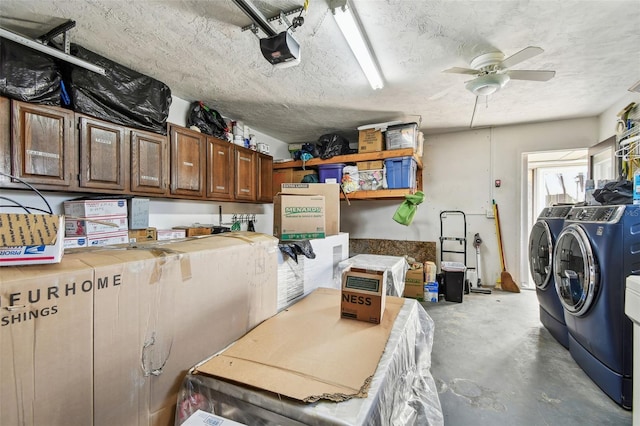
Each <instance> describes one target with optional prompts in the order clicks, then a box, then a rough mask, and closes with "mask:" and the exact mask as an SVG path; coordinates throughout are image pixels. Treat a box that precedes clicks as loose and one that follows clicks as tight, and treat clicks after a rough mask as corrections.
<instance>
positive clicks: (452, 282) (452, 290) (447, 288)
mask: <svg viewBox="0 0 640 426" xmlns="http://www.w3.org/2000/svg"><path fill="white" fill-rule="evenodd" d="M440 269H441V270H442V272H443V274H444V300H446V301H447V302H457V303H462V296H463V294H464V275H465V272H466V270H467V267H466V266H465V265H464V263H460V262H441V263H440Z"/></svg>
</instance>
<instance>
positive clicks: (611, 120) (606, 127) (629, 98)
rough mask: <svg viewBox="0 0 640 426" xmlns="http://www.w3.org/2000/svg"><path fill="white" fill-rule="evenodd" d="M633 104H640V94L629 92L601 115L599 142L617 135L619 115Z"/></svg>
mask: <svg viewBox="0 0 640 426" xmlns="http://www.w3.org/2000/svg"><path fill="white" fill-rule="evenodd" d="M631 102H635V103H637V104H640V93H632V92H627V94H626V95H625V96H623V97H622V98H620V99H619V100H618V101H617V102H615V103H614V104H613V105H611V107H609V108H608V109H607V110H606V111H604V112H603V113H602V114H600V116H599V117H598V119H599V120H600V132H599V136H600V137H599V138H598V140H599V141H603V140H605V139H608V138H610V137H611V136H613V135H614V134H615V133H616V120H617V118H618V113H619V112H620V111H621V110H622V108H624V107H626V106H627V105H629V104H630V103H631Z"/></svg>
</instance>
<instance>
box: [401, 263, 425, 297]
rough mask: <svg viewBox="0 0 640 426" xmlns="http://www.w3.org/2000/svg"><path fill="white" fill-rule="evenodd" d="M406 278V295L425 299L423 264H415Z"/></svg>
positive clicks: (408, 271)
mask: <svg viewBox="0 0 640 426" xmlns="http://www.w3.org/2000/svg"><path fill="white" fill-rule="evenodd" d="M411 268H413V269H409V270H407V273H406V275H405V278H404V294H403V296H404V297H411V298H413V299H420V300H422V299H424V283H425V281H424V268H423V266H422V265H421V264H413V265H411Z"/></svg>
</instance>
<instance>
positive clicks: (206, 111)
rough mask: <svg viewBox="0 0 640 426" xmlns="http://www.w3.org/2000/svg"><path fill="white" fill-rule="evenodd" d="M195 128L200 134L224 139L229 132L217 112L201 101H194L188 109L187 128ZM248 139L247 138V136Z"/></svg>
mask: <svg viewBox="0 0 640 426" xmlns="http://www.w3.org/2000/svg"><path fill="white" fill-rule="evenodd" d="M191 126H196V127H197V128H198V129H200V131H201V132H202V133H205V134H207V135H211V136H215V137H217V138H220V139H225V138H226V135H225V133H226V132H228V131H229V129H228V128H227V123H226V122H225V121H224V119H223V118H222V116H221V115H220V113H219V112H218V111H216V110H215V109H213V108H209V107H208V106H206V105H205V104H204V103H203V102H202V101H195V102H193V103H192V104H191V108H190V109H189V116H188V117H187V127H191ZM247 137H248V136H247Z"/></svg>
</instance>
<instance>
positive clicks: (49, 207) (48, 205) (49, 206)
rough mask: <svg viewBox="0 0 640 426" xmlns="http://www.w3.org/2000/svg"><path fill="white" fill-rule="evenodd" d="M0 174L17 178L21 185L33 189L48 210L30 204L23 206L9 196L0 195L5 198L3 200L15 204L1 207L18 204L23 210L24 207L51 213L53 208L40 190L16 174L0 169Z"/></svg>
mask: <svg viewBox="0 0 640 426" xmlns="http://www.w3.org/2000/svg"><path fill="white" fill-rule="evenodd" d="M0 175H3V176H6V177H8V178H11V179H14V180H17V181H18V182H20V183H21V184H23V185H25V186H27V187H28V188H29V189H31V190H32V191H34V192H35V193H36V194H38V196H39V197H40V198H42V201H44V203H45V204H46V205H47V209H48V210H43V209H39V208H37V207H31V206H27V207H25V206H23V205H22V204H20V203H18V202H16V201H15V200H12V199H9V198H6V197H2V198H3V199H5V200H8V201H11V202H12V203H15V206H2V207H18V206H20V207H22V208H24V209H25V210H26V209H31V210H37V211H41V212H43V213H49V214H53V209H52V208H51V205H50V204H49V202H48V201H47V199H46V198H44V195H42V193H41V192H40V191H38V190H37V189H36V188H35V187H34V186H33V185H31V184H30V183H29V182H26V181H24V180H22V179H20V178H19V177H17V176H13V175H10V174H8V173H4V172H2V171H0ZM27 213H29V211H28V210H27Z"/></svg>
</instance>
